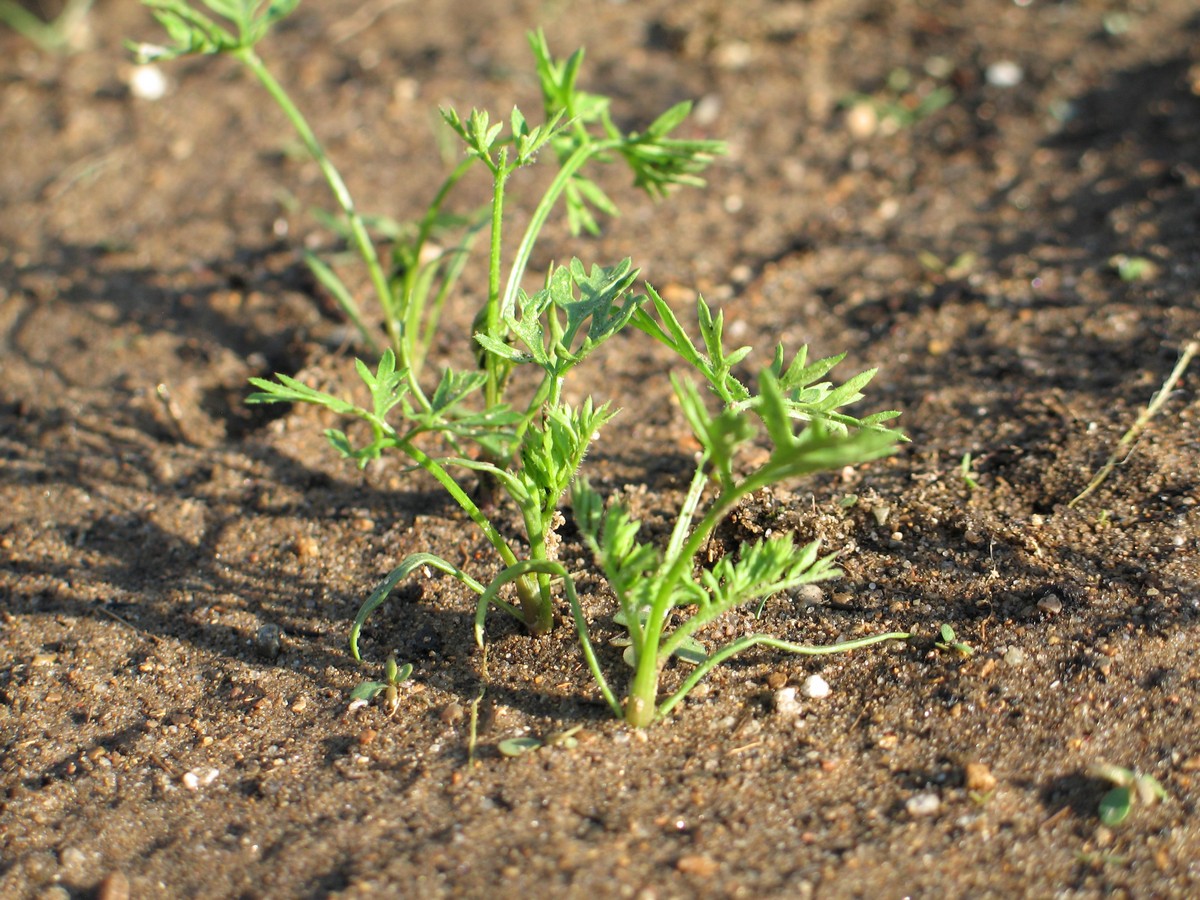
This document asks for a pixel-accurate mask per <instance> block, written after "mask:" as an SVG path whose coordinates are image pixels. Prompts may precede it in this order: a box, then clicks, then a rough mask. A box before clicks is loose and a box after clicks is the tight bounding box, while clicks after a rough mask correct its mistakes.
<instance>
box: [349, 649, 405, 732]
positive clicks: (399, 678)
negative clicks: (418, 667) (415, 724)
mask: <svg viewBox="0 0 1200 900" xmlns="http://www.w3.org/2000/svg"><path fill="white" fill-rule="evenodd" d="M412 670H413V667H412V663H405V664H404V665H403V666H397V665H396V657H395V656H389V657H388V659H387V665H386V667H385V669H384V679H385V680H384V681H364V682H363V683H362V684H360V685H359V686H358V687H356V688H355V689H354V690H352V691H351V692H350V699H351V700H367V701H370V700H374V699H375V698H376V697H378V696H379V695H380V694H383V709H384V712H386V713H387V714H388V718H389V719H390V718H391V717H392V716H394V715H395V714H396V709H397V708H398V707H399V706H400V692H399V686H400V684H402V683H403V682H405V681H407V680H408V678H409V676H411V675H412Z"/></svg>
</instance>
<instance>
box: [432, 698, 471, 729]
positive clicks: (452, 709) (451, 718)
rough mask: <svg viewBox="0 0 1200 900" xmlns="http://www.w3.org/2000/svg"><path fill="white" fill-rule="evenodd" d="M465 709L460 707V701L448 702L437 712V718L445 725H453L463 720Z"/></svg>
mask: <svg viewBox="0 0 1200 900" xmlns="http://www.w3.org/2000/svg"><path fill="white" fill-rule="evenodd" d="M465 715H466V711H465V710H464V709H463V708H462V704H461V703H448V704H446V705H445V706H444V707H442V711H441V712H439V713H438V718H439V719H440V720H441V721H442V722H443V723H444V724H446V725H454V724H455V723H457V722H461V721H462V720H463V716H465Z"/></svg>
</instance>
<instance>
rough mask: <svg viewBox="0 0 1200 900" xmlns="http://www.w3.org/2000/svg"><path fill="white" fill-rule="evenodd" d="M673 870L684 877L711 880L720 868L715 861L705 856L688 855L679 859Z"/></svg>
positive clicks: (701, 854)
mask: <svg viewBox="0 0 1200 900" xmlns="http://www.w3.org/2000/svg"><path fill="white" fill-rule="evenodd" d="M675 868H676V869H677V870H679V871H680V872H682V873H683V874H684V875H695V876H696V877H697V878H712V877H713V876H714V875H716V874H717V872H718V870H719V869H720V866H719V865H718V864H717V861H716V860H715V859H713V858H712V857H711V856H708V855H707V854H704V853H690V854H688V855H687V856H681V857H679V861H678V862H676V863H675Z"/></svg>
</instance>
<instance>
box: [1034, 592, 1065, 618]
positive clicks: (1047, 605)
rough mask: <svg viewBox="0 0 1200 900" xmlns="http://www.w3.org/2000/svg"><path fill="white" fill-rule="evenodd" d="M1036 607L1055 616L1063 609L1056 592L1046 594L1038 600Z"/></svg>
mask: <svg viewBox="0 0 1200 900" xmlns="http://www.w3.org/2000/svg"><path fill="white" fill-rule="evenodd" d="M1037 605H1038V609H1040V610H1041V611H1042V612H1044V613H1046V614H1047V615H1050V616H1057V615H1058V614H1059V613H1060V612H1062V609H1063V603H1062V600H1060V599H1059V596H1058V594H1047V595H1046V596H1045V597H1043V598H1042V599H1041V600H1039V601H1038V604H1037Z"/></svg>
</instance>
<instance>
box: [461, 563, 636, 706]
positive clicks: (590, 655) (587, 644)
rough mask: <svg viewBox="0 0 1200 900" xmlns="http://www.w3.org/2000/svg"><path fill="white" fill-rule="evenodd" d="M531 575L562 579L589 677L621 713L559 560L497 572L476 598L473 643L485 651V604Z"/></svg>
mask: <svg viewBox="0 0 1200 900" xmlns="http://www.w3.org/2000/svg"><path fill="white" fill-rule="evenodd" d="M531 574H538V575H543V576H546V577H547V578H549V577H551V576H553V577H556V578H561V579H562V582H563V590H564V591H565V593H566V595H567V602H568V603H569V604H570V605H571V615H572V616H573V617H574V619H575V627H576V630H577V631H578V633H579V646H580V649H582V651H583V657H584V659H585V660H587V664H588V668H589V669H590V670H591V673H592V677H593V678H595V679H596V684H597V685H598V686H599V687H600V693H601V694H602V695H603V697H604V700H605V702H607V703H608V705H609V707H610V708H611V709H612V711H613V713H615V714H616V715H617V716H620V715H621V704H620V703H619V702H618V701H617V697H616V695H615V694H614V693H613V692H612V689H611V688H610V687H609V686H608V681H607V680H606V679H605V677H604V672H603V671H601V669H600V661H599V660H598V659H597V658H596V651H595V649H594V648H593V647H592V641H591V638H590V637H589V636H588V628H587V620H586V619H585V618H584V615H583V607H582V606H580V604H579V595H578V594H576V592H575V580H574V579H573V578H571V573H570V572H568V571H567V569H566V567H565V566H564V565H563V564H562V563H560V562H555V561H554V560H549V559H527V560H524V561H522V562H519V563H517V564H516V565H512V566H509V567H508V568H507V569H505V570H504V571H503V572H501V573H500V574H499V575H497V576H496V577H495V579H493V581H492V583H491V584H489V585H488V587H487V590H486V591H484V592H483V593H482V594H481V595H480V597H479V603H478V606H477V607H476V610H475V643H476V644H477V645H478V646H480V647H483V648H484V651H485V653H486V649H487V648H486V646H485V645H484V643H483V625H484V622H485V620H486V617H487V607H488V605H489V604H492V603H496V602H497V601H496V595H497V594H498V593H499V591H500V588H502V587H503V586H504V585H506V584H508V583H509V582H514V581H515V582H516V583H517V584H520V583H521V581H522V580H523V579H525V577H526V576H528V575H531ZM485 658H486V657H485Z"/></svg>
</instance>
